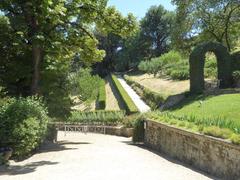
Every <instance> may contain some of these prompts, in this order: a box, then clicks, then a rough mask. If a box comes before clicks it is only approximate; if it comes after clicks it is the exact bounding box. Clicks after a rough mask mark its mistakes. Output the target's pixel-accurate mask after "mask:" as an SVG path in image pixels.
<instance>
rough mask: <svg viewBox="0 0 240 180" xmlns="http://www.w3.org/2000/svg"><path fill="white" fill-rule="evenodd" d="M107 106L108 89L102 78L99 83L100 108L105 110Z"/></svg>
mask: <svg viewBox="0 0 240 180" xmlns="http://www.w3.org/2000/svg"><path fill="white" fill-rule="evenodd" d="M105 107H106V90H105V81H104V80H102V81H101V82H100V84H99V93H98V108H99V109H103V110H104V109H105Z"/></svg>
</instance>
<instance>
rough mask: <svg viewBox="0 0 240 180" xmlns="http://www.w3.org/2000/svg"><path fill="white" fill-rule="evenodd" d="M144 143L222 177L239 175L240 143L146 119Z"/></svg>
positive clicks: (237, 177)
mask: <svg viewBox="0 0 240 180" xmlns="http://www.w3.org/2000/svg"><path fill="white" fill-rule="evenodd" d="M144 143H145V145H146V146H148V147H150V148H152V149H154V150H157V151H159V152H162V153H165V154H167V155H169V156H171V157H173V158H176V159H178V160H180V161H183V162H185V163H187V164H189V165H191V166H193V167H195V168H197V169H200V170H203V171H205V172H207V173H209V174H212V175H215V176H218V177H221V178H224V179H228V180H230V179H240V146H237V145H233V144H231V143H229V142H227V141H224V140H221V139H217V138H213V137H209V136H206V135H202V134H197V133H192V132H188V131H185V130H181V129H178V128H174V127H171V126H168V125H165V124H161V123H159V122H155V121H151V120H147V121H145V135H144Z"/></svg>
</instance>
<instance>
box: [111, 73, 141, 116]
mask: <svg viewBox="0 0 240 180" xmlns="http://www.w3.org/2000/svg"><path fill="white" fill-rule="evenodd" d="M111 78H112V81H113V84H114V86H115V87H116V89H117V91H118V93H119V94H120V97H121V99H122V101H123V103H124V105H125V107H126V110H127V113H129V114H131V113H136V112H138V108H137V106H136V105H135V104H134V102H133V101H132V99H131V98H130V97H129V95H128V93H127V92H126V91H125V89H124V88H123V87H122V85H121V84H120V82H119V81H118V79H117V77H116V76H115V75H113V74H112V75H111Z"/></svg>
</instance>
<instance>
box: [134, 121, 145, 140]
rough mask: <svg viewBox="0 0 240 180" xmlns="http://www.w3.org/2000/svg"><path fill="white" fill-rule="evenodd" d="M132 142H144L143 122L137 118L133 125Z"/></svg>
mask: <svg viewBox="0 0 240 180" xmlns="http://www.w3.org/2000/svg"><path fill="white" fill-rule="evenodd" d="M132 141H133V142H143V141H144V120H143V119H142V118H139V119H137V120H136V121H135V123H134V129H133V137H132Z"/></svg>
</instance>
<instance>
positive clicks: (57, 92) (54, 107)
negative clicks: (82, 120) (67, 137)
mask: <svg viewBox="0 0 240 180" xmlns="http://www.w3.org/2000/svg"><path fill="white" fill-rule="evenodd" d="M44 66H46V67H45V68H46V70H45V71H44V72H43V73H42V78H43V79H44V80H43V81H42V83H41V88H40V91H41V92H42V95H43V97H44V100H45V101H46V105H47V108H48V112H49V116H50V117H54V118H60V119H62V118H65V117H66V116H68V115H69V114H70V108H71V99H70V98H69V95H70V82H69V79H68V78H67V77H68V71H69V62H68V61H60V60H59V61H57V62H51V61H50V62H49V61H47V62H45V63H44Z"/></svg>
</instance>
